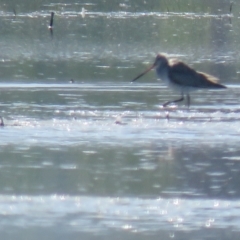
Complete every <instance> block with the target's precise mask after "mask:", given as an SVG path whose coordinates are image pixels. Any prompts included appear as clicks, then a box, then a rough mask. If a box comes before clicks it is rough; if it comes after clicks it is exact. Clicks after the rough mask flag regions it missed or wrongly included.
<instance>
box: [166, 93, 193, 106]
mask: <svg viewBox="0 0 240 240" xmlns="http://www.w3.org/2000/svg"><path fill="white" fill-rule="evenodd" d="M183 100H184V95H183V93H182V96H181V98H179V99H176V100H173V101H168V102H165V103H164V104H163V107H166V106H167V105H169V104H170V103H176V102H181V101H183ZM189 101H190V97H189Z"/></svg>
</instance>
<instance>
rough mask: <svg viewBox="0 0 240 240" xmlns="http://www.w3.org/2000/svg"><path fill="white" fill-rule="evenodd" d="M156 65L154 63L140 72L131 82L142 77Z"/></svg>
mask: <svg viewBox="0 0 240 240" xmlns="http://www.w3.org/2000/svg"><path fill="white" fill-rule="evenodd" d="M154 67H155V65H154V64H153V65H152V66H151V67H150V68H148V69H146V70H145V71H144V72H143V73H141V74H139V75H138V76H137V77H135V78H134V79H133V80H132V81H131V82H134V81H136V80H137V79H139V78H140V77H142V76H143V75H145V74H146V73H147V72H149V71H150V70H152V69H153V68H154Z"/></svg>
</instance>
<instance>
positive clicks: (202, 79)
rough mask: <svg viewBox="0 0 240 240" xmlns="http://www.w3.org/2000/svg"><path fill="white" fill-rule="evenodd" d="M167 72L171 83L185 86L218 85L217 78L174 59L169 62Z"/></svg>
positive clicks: (208, 86)
mask: <svg viewBox="0 0 240 240" xmlns="http://www.w3.org/2000/svg"><path fill="white" fill-rule="evenodd" d="M168 74H169V78H170V79H171V80H172V82H173V83H175V84H178V85H182V86H185V87H196V88H210V87H216V86H217V85H219V84H218V83H217V82H218V78H216V77H214V76H212V75H209V74H206V73H203V72H197V71H195V70H194V69H193V68H191V67H189V66H188V65H186V64H185V63H183V62H179V61H176V60H175V61H172V62H170V70H169V73H168Z"/></svg>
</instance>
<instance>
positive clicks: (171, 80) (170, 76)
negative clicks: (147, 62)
mask: <svg viewBox="0 0 240 240" xmlns="http://www.w3.org/2000/svg"><path fill="white" fill-rule="evenodd" d="M153 68H155V69H156V73H157V77H158V78H160V79H161V80H163V81H164V82H165V83H166V84H167V85H168V86H169V87H171V88H173V89H174V90H177V91H179V92H180V93H181V97H180V98H178V99H176V100H172V101H167V102H165V103H164V104H163V107H166V106H168V105H169V104H171V103H176V102H181V101H183V100H184V97H185V96H186V97H187V106H188V108H189V107H190V95H189V92H190V91H193V90H197V89H200V88H208V89H223V88H227V87H226V86H224V85H222V84H219V83H218V81H219V79H218V78H217V77H214V76H212V75H210V74H207V73H204V72H199V71H196V70H194V69H193V68H191V67H190V66H188V65H187V64H186V63H184V62H182V61H179V60H177V59H168V58H167V56H166V55H165V54H162V53H160V54H158V55H157V56H156V58H155V61H154V63H153V65H152V66H150V67H149V68H148V69H146V70H145V71H144V72H143V73H141V74H139V75H138V76H137V77H135V78H134V79H133V80H132V82H134V81H136V80H137V79H139V78H140V77H142V76H143V75H145V74H146V73H147V72H149V71H150V70H152V69H153Z"/></svg>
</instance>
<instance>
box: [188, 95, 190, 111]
mask: <svg viewBox="0 0 240 240" xmlns="http://www.w3.org/2000/svg"><path fill="white" fill-rule="evenodd" d="M187 106H188V108H189V107H190V95H189V94H187Z"/></svg>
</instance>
